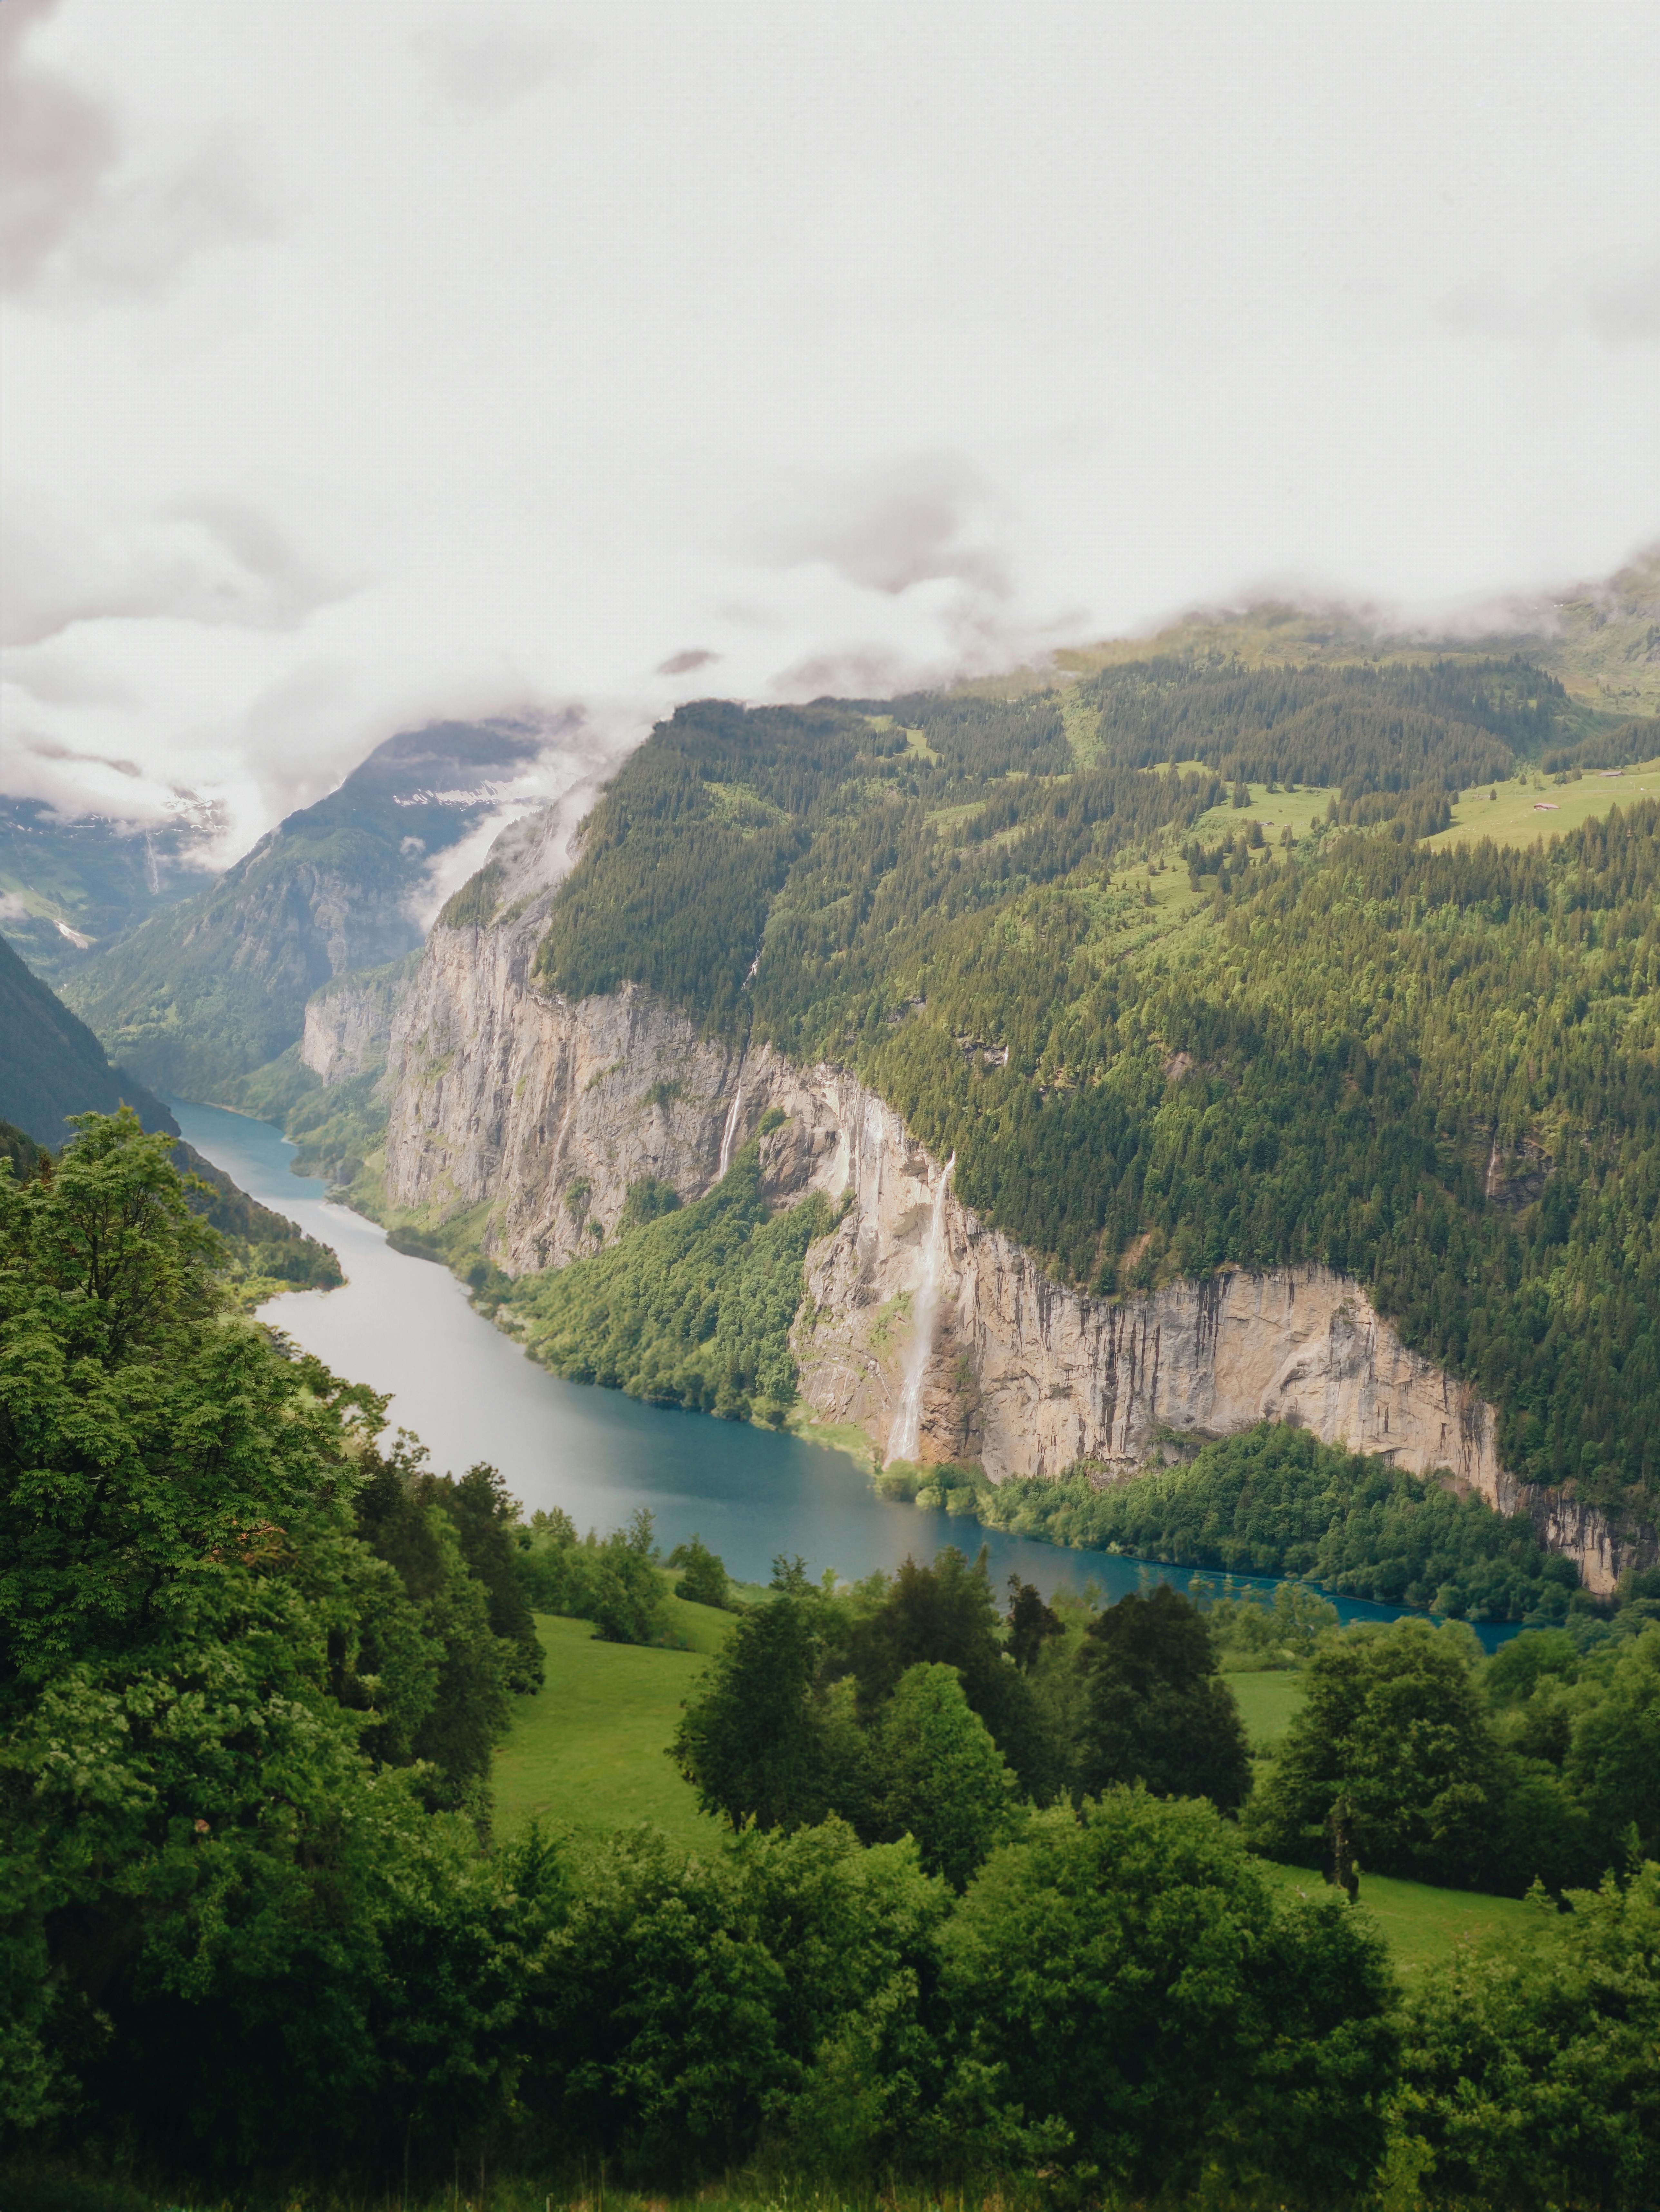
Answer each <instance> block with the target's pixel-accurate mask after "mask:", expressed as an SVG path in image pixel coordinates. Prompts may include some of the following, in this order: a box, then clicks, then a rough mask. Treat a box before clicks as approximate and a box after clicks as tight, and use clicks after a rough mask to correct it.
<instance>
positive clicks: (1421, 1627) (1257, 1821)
mask: <svg viewBox="0 0 1660 2212" xmlns="http://www.w3.org/2000/svg"><path fill="white" fill-rule="evenodd" d="M1480 1656H1481V1653H1480V1648H1479V1646H1477V1644H1475V1638H1474V1637H1473V1636H1472V1635H1471V1634H1470V1633H1469V1631H1468V1630H1467V1629H1465V1630H1455V1629H1451V1628H1444V1629H1436V1628H1432V1627H1431V1626H1429V1624H1428V1623H1427V1622H1426V1621H1420V1620H1401V1621H1396V1622H1395V1623H1393V1624H1392V1625H1391V1626H1390V1627H1388V1628H1386V1629H1376V1628H1372V1627H1361V1628H1348V1629H1345V1630H1344V1631H1342V1632H1341V1633H1340V1634H1339V1635H1337V1636H1335V1637H1333V1638H1330V1639H1329V1640H1328V1641H1327V1642H1325V1643H1324V1644H1322V1646H1321V1648H1320V1649H1319V1650H1318V1651H1317V1652H1316V1653H1315V1656H1314V1657H1313V1659H1312V1661H1311V1662H1310V1663H1309V1667H1308V1672H1307V1678H1306V1679H1307V1684H1308V1691H1307V1696H1306V1699H1305V1700H1304V1703H1303V1705H1302V1706H1301V1708H1300V1711H1299V1712H1298V1713H1297V1715H1296V1717H1295V1718H1294V1719H1293V1722H1292V1724H1291V1727H1290V1729H1289V1730H1288V1731H1287V1735H1286V1738H1285V1741H1283V1743H1282V1744H1281V1747H1280V1748H1279V1751H1278V1753H1277V1754H1276V1756H1275V1759H1274V1762H1273V1765H1272V1766H1271V1767H1270V1769H1269V1773H1268V1776H1267V1778H1266V1779H1265V1781H1264V1782H1263V1784H1262V1785H1261V1786H1260V1787H1259V1789H1258V1790H1257V1794H1256V1796H1255V1797H1254V1798H1253V1799H1252V1801H1251V1808H1250V1813H1249V1816H1248V1817H1249V1824H1250V1830H1251V1837H1252V1838H1253V1840H1254V1841H1255V1842H1256V1844H1257V1845H1258V1847H1259V1848H1260V1849H1261V1850H1264V1851H1265V1852H1267V1853H1268V1854H1269V1857H1276V1858H1287V1859H1293V1860H1297V1861H1300V1862H1301V1863H1303V1864H1305V1865H1309V1864H1314V1865H1318V1864H1319V1863H1321V1861H1322V1853H1323V1850H1324V1838H1325V1837H1326V1832H1327V1823H1328V1821H1329V1820H1330V1815H1331V1808H1332V1807H1333V1806H1334V1805H1335V1804H1336V1802H1337V1800H1338V1798H1339V1797H1340V1796H1342V1797H1345V1798H1347V1800H1348V1808H1349V1820H1350V1825H1351V1833H1352V1837H1353V1841H1354V1849H1355V1852H1356V1854H1357V1856H1358V1857H1359V1859H1360V1865H1361V1867H1362V1868H1363V1869H1364V1868H1366V1867H1371V1868H1372V1869H1374V1870H1375V1871H1376V1872H1378V1873H1379V1874H1397V1875H1409V1876H1410V1877H1411V1878H1412V1879H1413V1880H1415V1881H1434V1882H1449V1883H1451V1884H1453V1885H1454V1886H1457V1887H1478V1886H1479V1885H1480V1883H1481V1881H1483V1880H1484V1879H1487V1878H1489V1877H1490V1876H1491V1875H1493V1874H1494V1873H1496V1872H1497V1871H1498V1870H1499V1865H1500V1862H1501V1833H1502V1821H1503V1791H1504V1788H1505V1784H1506V1771H1505V1768H1504V1765H1503V1763H1502V1761H1501V1759H1500V1756H1499V1747H1498V1743H1497V1741H1496V1739H1495V1737H1494V1735H1493V1729H1492V1726H1491V1723H1489V1721H1488V1718H1487V1713H1486V1711H1485V1710H1484V1708H1483V1706H1482V1703H1481V1698H1480V1695H1479V1692H1478V1690H1477V1686H1476V1680H1475V1668H1476V1665H1477V1662H1479V1659H1480Z"/></svg>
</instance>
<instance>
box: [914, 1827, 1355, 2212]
mask: <svg viewBox="0 0 1660 2212" xmlns="http://www.w3.org/2000/svg"><path fill="white" fill-rule="evenodd" d="M1392 1996H1393V1988H1392V1982H1391V1978H1390V1971H1389V1967H1388V1964H1387V1960H1386V1958H1385V1955H1384V1948H1383V1944H1382V1942H1381V1940H1380V1938H1379V1937H1378V1935H1377V1934H1376V1932H1375V1931H1374V1930H1373V1929H1372V1928H1371V1927H1370V1926H1369V1925H1368V1923H1366V1921H1365V1919H1364V1917H1362V1916H1360V1915H1357V1914H1355V1913H1354V1912H1352V1911H1350V1910H1349V1909H1348V1907H1347V1906H1345V1905H1336V1904H1332V1905H1325V1904H1321V1905H1302V1906H1297V1907H1293V1908H1287V1907H1285V1906H1283V1905H1276V1903H1275V1899H1274V1896H1273V1894H1272V1893H1271V1892H1270V1890H1269V1887H1268V1885H1267V1883H1266V1882H1265V1881H1264V1880H1263V1876H1262V1875H1261V1874H1260V1873H1259V1871H1258V1870H1257V1869H1256V1868H1255V1867H1254V1866H1253V1865H1252V1863H1251V1860H1250V1859H1249V1858H1248V1857H1247V1856H1246V1854H1245V1850H1244V1847H1243V1845H1242V1844H1241V1843H1240V1842H1239V1838H1238V1837H1237V1835H1236V1834H1235V1833H1234V1832H1232V1831H1231V1830H1230V1828H1229V1827H1228V1826H1227V1823H1226V1822H1225V1821H1223V1820H1220V1819H1219V1818H1218V1817H1217V1815H1216V1814H1215V1813H1214V1812H1213V1811H1212V1810H1211V1808H1209V1806H1206V1805H1199V1804H1195V1803H1190V1802H1177V1803H1170V1802H1160V1800H1158V1799H1156V1798H1152V1797H1148V1796H1146V1795H1145V1794H1144V1793H1142V1792H1141V1791H1139V1790H1136V1791H1132V1790H1112V1791H1110V1792H1109V1793H1108V1794H1107V1796H1105V1797H1104V1798H1102V1799H1101V1800H1100V1802H1099V1803H1096V1804H1094V1805H1091V1806H1089V1807H1088V1808H1087V1809H1086V1813H1085V1816H1084V1819H1083V1820H1082V1821H1081V1822H1080V1821H1079V1820H1078V1819H1077V1818H1076V1817H1075V1815H1074V1814H1071V1813H1070V1812H1062V1811H1055V1812H1051V1813H1045V1814H1037V1815H1035V1816H1034V1817H1033V1820H1032V1823H1031V1826H1030V1827H1029V1828H1028V1830H1027V1832H1026V1834H1025V1835H1024V1836H1023V1837H1022V1838H1021V1840H1020V1841H1018V1842H1016V1843H1013V1844H1006V1845H1005V1846H1004V1847H1003V1849H1002V1850H997V1851H995V1852H993V1854H992V1856H991V1859H990V1860H989V1861H988V1862H987V1863H986V1865H985V1866H984V1868H983V1869H982V1870H981V1871H980V1873H979V1874H978V1875H977V1876H976V1877H975V1879H974V1881H972V1883H971V1884H970V1886H969V1889H968V1893H967V1894H966V1897H965V1898H964V1899H963V1902H962V1904H961V1905H960V1908H959V1909H958V1911H956V1912H955V1913H954V1915H953V1917H952V1919H951V1921H950V1923H949V1924H948V1927H947V1929H946V1930H945V1934H944V1972H943V1983H942V1997H943V2001H944V2004H945V2008H946V2011H947V2015H948V2019H949V2021H951V2023H952V2026H953V2029H954V2035H955V2038H956V2039H957V2042H956V2047H957V2049H958V2051H959V2052H960V2057H958V2059H957V2062H956V2067H955V2071H954V2078H953V2081H952V2084H951V2087H950V2090H949V2092H948V2100H947V2107H946V2109H947V2110H948V2112H952V2113H953V2114H954V2119H955V2123H956V2127H957V2130H958V2131H959V2136H960V2148H959V2155H960V2156H961V2155H964V2154H966V2155H967V2156H968V2158H969V2159H970V2160H971V2161H972V2154H973V2151H974V2149H975V2148H976V2146H977V2145H983V2146H984V2147H985V2148H988V2149H990V2148H992V2147H994V2146H997V2147H999V2148H1001V2147H1002V2146H1004V2145H1006V2144H1007V2143H1008V2142H1009V2133H1010V2122H1011V2121H1013V2122H1014V2123H1015V2126H1016V2127H1017V2128H1018V2130H1020V2131H1021V2133H1022V2134H1023V2136H1024V2138H1025V2142H1026V2145H1027V2154H1028V2155H1029V2156H1033V2157H1035V2158H1038V2159H1041V2160H1042V2161H1043V2162H1044V2163H1045V2164H1046V2165H1048V2166H1050V2167H1051V2171H1054V2170H1058V2171H1059V2172H1062V2173H1065V2174H1067V2175H1069V2176H1071V2177H1074V2185H1075V2187H1076V2188H1078V2189H1080V2190H1081V2191H1085V2192H1087V2194H1088V2195H1089V2196H1091V2197H1094V2196H1096V2195H1098V2194H1099V2193H1100V2192H1102V2191H1115V2190H1116V2191H1124V2192H1125V2193H1127V2194H1130V2195H1132V2196H1134V2197H1136V2199H1137V2200H1140V2199H1141V2198H1142V2197H1152V2196H1154V2195H1160V2194H1161V2193H1164V2192H1167V2193H1168V2194H1169V2195H1170V2196H1172V2197H1174V2196H1176V2195H1177V2194H1178V2192H1181V2191H1186V2190H1188V2189H1190V2188H1193V2187H1194V2186H1195V2185H1197V2183H1198V2181H1199V2180H1200V2179H1201V2177H1202V2176H1203V2177H1204V2179H1206V2181H1207V2182H1208V2184H1209V2185H1210V2186H1211V2187H1212V2188H1213V2189H1217V2190H1218V2193H1219V2195H1220V2193H1221V2191H1226V2190H1227V2189H1230V2188H1231V2189H1236V2190H1239V2191H1254V2190H1256V2189H1257V2188H1258V2187H1260V2188H1261V2189H1262V2190H1263V2194H1264V2195H1271V2197H1272V2201H1274V2202H1276V2203H1287V2202H1291V2203H1307V2204H1311V2205H1318V2206H1321V2207H1322V2208H1324V2207H1328V2206H1330V2205H1333V2204H1336V2203H1344V2202H1347V2201H1348V2200H1349V2199H1350V2198H1351V2197H1358V2196H1359V2195H1360V2192H1361V2191H1363V2190H1364V2189H1365V2187H1366V2185H1367V2184H1368V2183H1369V2181H1370V2179H1371V2177H1372V2173H1373V2172H1374V2171H1375V2169H1376V2167H1377V2165H1378V2160H1379V2158H1380V2156H1381V2154H1382V2152H1383V2148H1384V2136H1385V2124H1386V2119H1385V2116H1386V2112H1387V2106H1388V2101H1389V2091H1390V2083H1391V2080H1392V2077H1393V2072H1394V2059H1395V2036H1394V2031H1393V2028H1392V2026H1391V2023H1390V2007H1391V2002H1392ZM1004 2155H1006V2152H1004Z"/></svg>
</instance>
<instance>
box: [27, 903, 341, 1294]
mask: <svg viewBox="0 0 1660 2212" xmlns="http://www.w3.org/2000/svg"><path fill="white" fill-rule="evenodd" d="M124 1105H126V1106H130V1107H131V1108H132V1109H133V1111H134V1112H135V1113H136V1115H138V1117H139V1120H140V1121H142V1123H143V1125H144V1127H145V1128H146V1129H148V1130H151V1131H155V1130H166V1131H168V1132H169V1133H171V1134H172V1135H173V1136H175V1137H177V1136H178V1135H179V1124H178V1123H177V1121H174V1119H173V1115H171V1114H170V1113H169V1112H168V1111H167V1108H166V1107H165V1106H164V1105H163V1104H162V1103H161V1100H160V1099H159V1098H154V1097H151V1095H150V1093H149V1092H148V1091H146V1090H145V1089H144V1087H143V1085H142V1084H137V1083H135V1082H133V1081H132V1079H131V1078H130V1076H128V1075H127V1074H126V1073H124V1070H122V1069H120V1068H118V1067H112V1066H110V1064H109V1061H108V1060H107V1059H106V1057H105V1054H104V1048H103V1046H102V1045H100V1043H99V1042H98V1040H97V1038H96V1037H95V1036H94V1035H93V1033H92V1031H91V1030H89V1029H88V1027H87V1025H86V1024H85V1023H84V1022H82V1021H79V1020H77V1019H76V1017H75V1015H73V1014H72V1013H71V1012H70V1010H69V1008H68V1007H67V1006H64V1004H63V1002H62V1000H59V999H58V998H57V997H55V996H54V994H52V992H51V990H50V989H49V988H48V987H47V986H46V985H45V983H43V982H42V981H40V978H39V976H38V975H32V974H31V973H30V971H29V969H27V968H26V967H25V966H24V964H23V963H22V962H21V960H20V959H19V958H18V957H17V955H16V953H15V952H14V951H12V949H11V947H10V945H8V944H7V943H6V941H5V939H4V938H0V1158H6V1159H9V1161H10V1162H11V1164H12V1170H13V1172H14V1173H15V1175H17V1176H19V1177H21V1178H22V1179H24V1180H27V1178H28V1176H32V1175H33V1174H34V1173H35V1171H36V1170H37V1169H38V1167H39V1164H40V1159H41V1156H42V1154H43V1153H44V1152H55V1151H57V1150H58V1149H59V1148H60V1147H61V1146H63V1145H64V1144H65V1143H67V1142H69V1141H70V1139H72V1138H73V1136H74V1134H75V1132H74V1130H73V1129H72V1128H71V1127H70V1124H69V1116H70V1115H72V1114H87V1113H98V1114H113V1113H115V1112H116V1111H117V1110H118V1109H119V1108H120V1107H122V1106H124ZM173 1158H174V1160H175V1161H176V1163H177V1164H178V1165H179V1168H180V1169H181V1170H183V1171H184V1172H185V1174H186V1175H190V1176H196V1177H197V1178H198V1179H199V1181H200V1182H201V1183H202V1184H203V1185H205V1186H206V1188H203V1189H198V1190H197V1191H195V1192H193V1193H192V1196H191V1204H192V1206H193V1207H194V1210H195V1211H196V1212H197V1213H200V1214H202V1215H203V1217H204V1218H206V1219H207V1220H208V1221H209V1222H210V1223H211V1224H212V1225H213V1226H214V1227H215V1229H217V1230H218V1231H219V1232H220V1234H221V1236H222V1237H223V1238H224V1240H225V1251H226V1270H225V1272H226V1274H227V1279H228V1280H229V1282H230V1285H231V1288H232V1292H233V1297H235V1299H236V1301H237V1303H238V1304H239V1305H242V1306H253V1305H257V1304H260V1303H261V1302H262V1301H263V1300H264V1299H265V1298H268V1297H271V1296H272V1295H273V1293H274V1292H276V1291H285V1290H328V1289H331V1288H332V1287H333V1286H334V1285H336V1284H338V1283H341V1282H343V1281H344V1279H345V1278H344V1276H343V1275H342V1273H341V1272H340V1263H339V1261H337V1260H336V1257H335V1255H334V1254H333V1253H332V1252H331V1251H330V1249H329V1248H328V1246H327V1245H326V1244H320V1243H318V1241H317V1240H316V1238H315V1237H307V1236H306V1234H305V1232H304V1231H302V1230H300V1228H298V1227H297V1226H296V1225H295V1224H294V1222H292V1221H290V1220H288V1218H286V1216H284V1215H282V1214H280V1213H275V1212H272V1211H271V1209H270V1207H269V1206H261V1205H260V1204H259V1203H258V1202H257V1200H254V1199H251V1198H250V1197H249V1196H248V1195H247V1194H246V1192H245V1191H241V1190H239V1189H238V1188H237V1187H236V1185H235V1184H234V1183H233V1182H232V1181H231V1179H230V1177H229V1176H227V1175H226V1174H225V1173H224V1171H223V1170H222V1169H220V1168H216V1167H215V1166H213V1165H212V1164H210V1163H209V1161H207V1160H204V1159H203V1157H202V1155H201V1154H200V1153H199V1152H197V1151H196V1150H195V1149H194V1148H193V1147H192V1146H190V1145H187V1144H185V1142H184V1141H183V1140H182V1139H181V1140H180V1141H179V1143H178V1144H176V1145H175V1146H174V1147H173Z"/></svg>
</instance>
